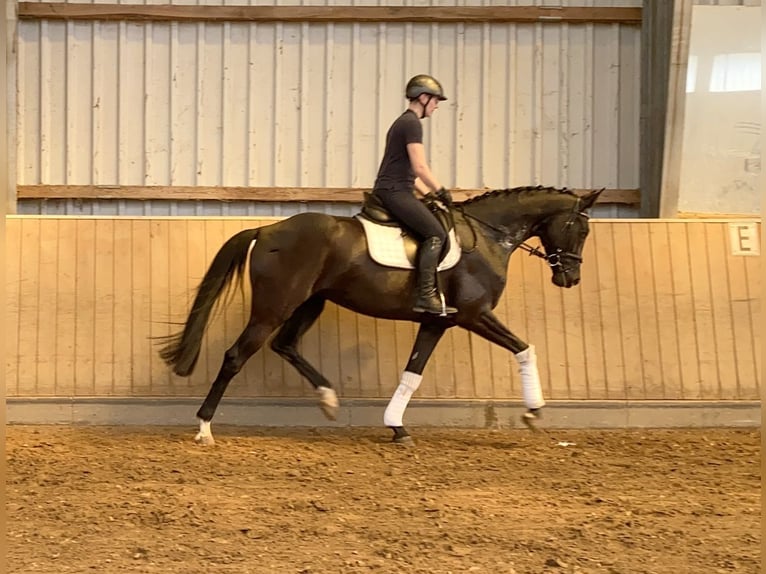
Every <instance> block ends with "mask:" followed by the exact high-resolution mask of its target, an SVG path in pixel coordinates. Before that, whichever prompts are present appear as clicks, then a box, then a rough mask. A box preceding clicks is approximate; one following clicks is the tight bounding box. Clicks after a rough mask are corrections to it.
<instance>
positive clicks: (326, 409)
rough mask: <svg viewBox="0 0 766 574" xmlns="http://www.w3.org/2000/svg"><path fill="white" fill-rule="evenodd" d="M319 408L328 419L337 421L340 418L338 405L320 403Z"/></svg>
mask: <svg viewBox="0 0 766 574" xmlns="http://www.w3.org/2000/svg"><path fill="white" fill-rule="evenodd" d="M319 408H320V409H322V414H323V415H324V416H325V418H327V419H328V420H331V421H335V420H338V410H339V409H338V407H337V406H331V405H324V404H322V405H319Z"/></svg>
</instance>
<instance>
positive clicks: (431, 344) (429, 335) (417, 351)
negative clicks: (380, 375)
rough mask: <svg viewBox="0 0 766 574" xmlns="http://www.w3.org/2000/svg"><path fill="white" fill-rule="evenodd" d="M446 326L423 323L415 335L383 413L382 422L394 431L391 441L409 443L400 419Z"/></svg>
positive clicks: (408, 435) (409, 437) (409, 439)
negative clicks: (394, 388) (397, 382)
mask: <svg viewBox="0 0 766 574" xmlns="http://www.w3.org/2000/svg"><path fill="white" fill-rule="evenodd" d="M445 330H446V327H445V326H443V325H441V324H438V323H423V324H421V325H420V328H419V329H418V334H417V337H415V345H414V346H413V347H412V353H411V354H410V360H409V361H407V366H406V367H405V369H404V372H403V373H402V378H401V380H400V382H399V386H398V387H397V388H396V391H395V392H394V395H393V396H392V397H391V401H389V403H388V406H387V407H386V411H385V413H384V414H383V424H385V425H386V426H387V427H389V428H390V429H391V430H393V431H394V437H393V441H394V442H397V443H401V444H409V443H411V442H412V437H411V436H410V434H409V433H408V432H407V431H406V430H405V428H404V424H403V422H402V419H403V417H404V410H405V409H406V408H407V405H408V404H409V402H410V398H411V397H412V395H413V394H414V393H415V391H416V390H417V389H418V387H419V386H420V382H421V381H422V380H423V369H425V368H426V363H427V362H428V359H429V358H431V354H432V353H433V352H434V349H435V348H436V344H437V343H438V342H439V340H440V339H441V338H442V335H443V334H444V331H445Z"/></svg>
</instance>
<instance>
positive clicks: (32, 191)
mask: <svg viewBox="0 0 766 574" xmlns="http://www.w3.org/2000/svg"><path fill="white" fill-rule="evenodd" d="M16 191H17V197H18V198H19V199H82V200H94V199H115V200H141V201H157V200H167V201H200V200H208V201H266V202H280V201H288V202H293V201H296V202H309V201H330V202H340V203H361V201H362V194H363V193H364V192H365V191H370V190H369V188H360V187H212V186H209V187H205V186H178V185H173V186H163V185H144V186H141V185H118V186H102V185H18V186H16ZM486 191H488V190H487V189H453V190H452V194H453V197H454V198H455V200H456V201H463V200H465V199H469V198H471V197H474V196H476V195H481V194H482V193H485V192H486ZM572 191H574V192H575V193H581V194H582V193H586V192H588V191H590V190H587V189H573V190H572ZM598 203H619V204H626V205H638V204H640V203H641V193H640V192H639V190H638V189H606V190H604V192H603V193H602V194H601V196H600V197H599V199H598Z"/></svg>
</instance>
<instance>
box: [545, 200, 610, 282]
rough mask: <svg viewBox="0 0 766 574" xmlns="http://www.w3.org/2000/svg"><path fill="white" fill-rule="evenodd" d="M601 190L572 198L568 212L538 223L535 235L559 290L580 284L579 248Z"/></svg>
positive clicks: (554, 215)
mask: <svg viewBox="0 0 766 574" xmlns="http://www.w3.org/2000/svg"><path fill="white" fill-rule="evenodd" d="M602 191H603V190H596V191H592V192H590V193H588V194H587V195H585V196H582V197H578V198H574V201H573V202H572V208H571V209H570V210H568V211H567V210H564V211H557V212H555V213H553V214H552V215H549V216H548V217H546V218H544V219H543V220H541V221H540V224H539V226H538V228H537V229H536V235H538V237H539V238H540V241H541V242H542V244H543V248H544V249H545V258H546V260H547V261H548V265H550V268H551V272H552V273H553V277H552V281H553V283H554V285H557V286H559V287H573V286H574V285H577V284H578V283H579V282H580V264H581V263H582V248H583V245H585V239H586V238H587V237H588V232H589V231H590V230H589V228H588V213H587V210H588V209H590V207H592V206H593V204H594V203H595V202H596V199H598V196H599V195H600V194H601V192H602Z"/></svg>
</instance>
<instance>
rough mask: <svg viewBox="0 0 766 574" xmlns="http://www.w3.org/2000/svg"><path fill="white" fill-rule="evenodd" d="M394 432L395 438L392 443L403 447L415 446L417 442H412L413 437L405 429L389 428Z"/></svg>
mask: <svg viewBox="0 0 766 574" xmlns="http://www.w3.org/2000/svg"><path fill="white" fill-rule="evenodd" d="M389 428H390V429H391V430H392V431H394V438H392V439H391V442H393V443H395V444H400V445H402V446H414V445H415V441H414V440H412V437H411V436H410V434H409V433H408V432H407V431H406V430H404V427H389Z"/></svg>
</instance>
